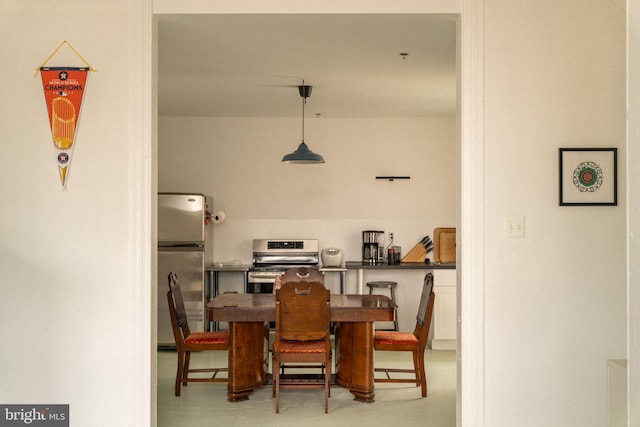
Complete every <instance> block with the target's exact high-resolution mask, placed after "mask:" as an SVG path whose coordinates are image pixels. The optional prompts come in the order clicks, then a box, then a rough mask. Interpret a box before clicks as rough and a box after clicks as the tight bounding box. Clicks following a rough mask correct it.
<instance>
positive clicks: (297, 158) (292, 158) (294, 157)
mask: <svg viewBox="0 0 640 427" xmlns="http://www.w3.org/2000/svg"><path fill="white" fill-rule="evenodd" d="M282 161H283V162H286V163H299V164H306V163H324V158H323V157H322V156H321V155H320V154H316V153H314V152H313V151H311V150H309V147H308V146H307V144H305V143H304V141H303V142H302V143H300V145H298V149H297V150H296V151H294V152H293V153H289V154H287V155H286V156H284V157H283V158H282Z"/></svg>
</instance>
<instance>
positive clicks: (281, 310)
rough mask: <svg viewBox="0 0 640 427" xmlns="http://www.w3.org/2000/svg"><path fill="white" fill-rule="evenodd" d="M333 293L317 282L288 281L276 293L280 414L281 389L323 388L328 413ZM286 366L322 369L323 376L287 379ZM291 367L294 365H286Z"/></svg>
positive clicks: (275, 390) (276, 383)
mask: <svg viewBox="0 0 640 427" xmlns="http://www.w3.org/2000/svg"><path fill="white" fill-rule="evenodd" d="M329 304H330V292H329V290H328V289H326V288H325V287H324V286H323V285H322V284H321V283H317V282H288V283H285V284H283V285H282V288H280V289H279V290H278V291H277V292H276V335H275V341H274V344H273V368H272V371H273V393H274V396H275V399H276V413H279V412H280V389H281V388H284V387H298V388H324V395H325V403H324V412H325V414H326V413H327V412H328V411H329V393H330V391H329V381H330V378H331V339H330V333H329V316H330V305H329ZM285 363H287V364H288V363H297V364H300V363H305V364H309V363H311V364H313V363H315V364H319V365H312V366H309V365H305V366H307V367H319V368H321V370H322V373H323V374H324V375H320V376H312V375H306V376H304V375H299V376H293V375H290V376H287V377H288V378H285V376H284V375H281V373H280V367H281V366H282V365H284V364H285ZM287 367H291V365H287Z"/></svg>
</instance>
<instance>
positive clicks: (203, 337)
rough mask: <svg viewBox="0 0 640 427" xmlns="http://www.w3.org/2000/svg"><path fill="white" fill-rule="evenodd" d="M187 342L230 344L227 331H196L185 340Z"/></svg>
mask: <svg viewBox="0 0 640 427" xmlns="http://www.w3.org/2000/svg"><path fill="white" fill-rule="evenodd" d="M184 343H185V344H229V334H228V333H227V332H194V333H192V334H191V335H189V336H188V337H187V338H186V339H185V340H184Z"/></svg>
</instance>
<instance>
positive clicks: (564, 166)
mask: <svg viewBox="0 0 640 427" xmlns="http://www.w3.org/2000/svg"><path fill="white" fill-rule="evenodd" d="M559 160H560V206H617V205H618V149H617V148H560V149H559Z"/></svg>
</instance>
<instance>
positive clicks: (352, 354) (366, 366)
mask: <svg viewBox="0 0 640 427" xmlns="http://www.w3.org/2000/svg"><path fill="white" fill-rule="evenodd" d="M336 334H337V338H336V339H337V344H336V345H337V347H338V373H337V375H336V380H337V383H338V385H340V386H341V387H344V388H348V389H349V391H350V392H351V394H353V395H354V396H355V397H354V399H355V400H357V401H360V402H366V403H371V402H373V401H374V398H375V392H374V380H373V322H341V323H340V325H339V327H338V328H337V333H336Z"/></svg>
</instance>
